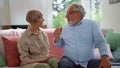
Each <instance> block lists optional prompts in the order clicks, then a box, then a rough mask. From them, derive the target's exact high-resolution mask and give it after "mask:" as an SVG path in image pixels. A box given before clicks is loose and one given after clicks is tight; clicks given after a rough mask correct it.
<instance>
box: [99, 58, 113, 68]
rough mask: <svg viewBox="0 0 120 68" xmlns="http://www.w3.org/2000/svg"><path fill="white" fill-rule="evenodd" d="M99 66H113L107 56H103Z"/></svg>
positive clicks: (105, 67) (106, 67)
mask: <svg viewBox="0 0 120 68" xmlns="http://www.w3.org/2000/svg"><path fill="white" fill-rule="evenodd" d="M99 68H111V64H110V61H109V59H108V58H107V56H102V60H101V63H100V65H99Z"/></svg>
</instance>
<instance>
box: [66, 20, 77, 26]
mask: <svg viewBox="0 0 120 68" xmlns="http://www.w3.org/2000/svg"><path fill="white" fill-rule="evenodd" d="M68 24H69V25H70V26H73V25H75V24H76V22H75V21H68Z"/></svg>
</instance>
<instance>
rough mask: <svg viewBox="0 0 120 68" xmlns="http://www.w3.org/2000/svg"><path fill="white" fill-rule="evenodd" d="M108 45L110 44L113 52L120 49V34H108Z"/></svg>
mask: <svg viewBox="0 0 120 68" xmlns="http://www.w3.org/2000/svg"><path fill="white" fill-rule="evenodd" d="M106 39H107V43H109V44H110V48H111V50H112V51H114V50H116V49H117V48H120V33H118V32H117V33H115V32H108V33H107V35H106Z"/></svg>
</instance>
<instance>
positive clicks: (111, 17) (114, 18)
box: [101, 0, 120, 32]
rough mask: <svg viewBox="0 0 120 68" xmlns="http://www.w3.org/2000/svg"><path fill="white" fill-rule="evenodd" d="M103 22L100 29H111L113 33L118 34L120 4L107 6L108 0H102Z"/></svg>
mask: <svg viewBox="0 0 120 68" xmlns="http://www.w3.org/2000/svg"><path fill="white" fill-rule="evenodd" d="M102 1H103V2H102V4H103V21H102V24H101V28H108V29H109V28H112V29H113V30H114V31H115V32H120V2H119V3H115V4H109V0H102Z"/></svg>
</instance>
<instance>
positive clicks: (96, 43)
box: [55, 19, 108, 68]
mask: <svg viewBox="0 0 120 68" xmlns="http://www.w3.org/2000/svg"><path fill="white" fill-rule="evenodd" d="M55 45H56V46H57V47H63V48H64V53H63V56H67V57H69V58H70V59H71V60H73V61H74V62H75V63H76V64H77V65H78V64H80V65H82V66H83V67H85V68H86V67H87V64H88V61H89V60H90V59H92V58H94V48H99V51H100V55H101V56H102V55H108V51H107V43H106V40H105V38H104V36H103V34H102V32H101V30H100V28H99V26H98V25H97V24H96V22H95V21H93V20H89V19H83V20H82V21H81V22H80V23H78V24H77V25H75V26H70V25H68V24H66V25H65V26H64V27H63V30H62V33H61V36H60V40H59V42H58V43H55Z"/></svg>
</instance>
